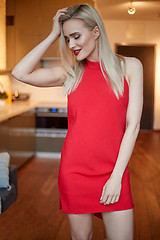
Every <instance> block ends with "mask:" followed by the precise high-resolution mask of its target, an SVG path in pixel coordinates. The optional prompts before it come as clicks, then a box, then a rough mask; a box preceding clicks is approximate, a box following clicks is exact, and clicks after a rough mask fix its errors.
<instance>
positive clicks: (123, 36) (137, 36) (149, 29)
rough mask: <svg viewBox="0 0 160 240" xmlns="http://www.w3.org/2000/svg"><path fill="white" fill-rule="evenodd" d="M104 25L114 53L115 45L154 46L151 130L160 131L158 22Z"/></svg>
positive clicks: (159, 22)
mask: <svg viewBox="0 0 160 240" xmlns="http://www.w3.org/2000/svg"><path fill="white" fill-rule="evenodd" d="M104 24H105V28H106V31H107V35H108V39H109V42H110V44H111V47H112V49H113V51H114V52H115V44H117V43H119V44H120V43H123V44H155V45H156V66H155V68H156V69H155V89H154V124H153V128H154V129H155V130H158V129H160V21H125V20H124V21H123V20H118V21H117V20H105V21H104Z"/></svg>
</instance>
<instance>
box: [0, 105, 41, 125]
mask: <svg viewBox="0 0 160 240" xmlns="http://www.w3.org/2000/svg"><path fill="white" fill-rule="evenodd" d="M36 106H37V103H33V102H30V101H25V102H22V101H21V102H20V101H19V102H18V101H17V102H15V103H12V104H11V105H5V106H0V123H1V122H3V121H6V120H8V119H10V118H12V117H15V116H17V115H20V114H22V113H24V112H27V111H29V110H31V109H33V108H35V107H36Z"/></svg>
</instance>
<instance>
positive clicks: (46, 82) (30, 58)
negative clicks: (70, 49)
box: [11, 8, 67, 87]
mask: <svg viewBox="0 0 160 240" xmlns="http://www.w3.org/2000/svg"><path fill="white" fill-rule="evenodd" d="M66 9H67V8H63V9H61V10H58V12H57V13H56V15H55V16H54V18H53V22H54V24H53V29H52V32H51V33H50V34H49V36H48V37H47V38H46V39H44V40H43V41H42V42H41V43H40V44H38V45H37V46H36V47H35V48H33V49H32V50H31V51H30V52H29V53H28V54H27V55H26V56H25V57H24V58H23V59H22V60H21V61H20V62H19V63H18V64H17V65H16V66H15V67H14V69H13V70H12V73H11V74H12V76H13V77H15V78H16V79H18V80H20V81H22V82H24V83H27V84H30V85H34V86H39V87H54V86H62V85H63V81H64V79H65V77H66V75H67V72H66V70H65V69H64V67H63V66H62V65H59V66H55V67H52V68H38V69H34V68H35V66H36V65H37V63H38V62H39V61H40V59H41V57H42V56H43V54H44V53H45V52H46V51H47V49H48V48H49V47H50V46H51V45H52V43H53V42H54V41H55V40H56V39H57V38H58V37H59V35H60V24H59V18H60V17H61V16H62V15H64V14H65V13H66Z"/></svg>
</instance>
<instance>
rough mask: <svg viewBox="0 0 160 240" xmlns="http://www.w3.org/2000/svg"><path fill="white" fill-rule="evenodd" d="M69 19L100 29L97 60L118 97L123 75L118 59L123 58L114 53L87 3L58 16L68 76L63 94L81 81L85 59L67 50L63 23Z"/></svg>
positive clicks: (121, 89)
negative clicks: (77, 57)
mask: <svg viewBox="0 0 160 240" xmlns="http://www.w3.org/2000/svg"><path fill="white" fill-rule="evenodd" d="M69 19H82V20H83V21H84V23H85V25H86V27H87V28H88V29H89V30H90V31H92V30H93V29H94V28H95V27H96V26H98V28H99V30H100V36H99V38H98V47H99V62H100V68H101V71H102V73H103V75H104V77H105V79H106V80H107V76H108V79H109V81H110V84H111V87H112V89H113V91H114V93H115V95H116V97H117V98H118V99H119V94H120V95H123V90H124V75H123V70H122V67H121V62H120V60H123V61H124V63H125V60H124V58H123V57H122V56H118V55H115V54H114V53H113V51H112V49H111V47H110V44H109V41H108V38H107V35H106V31H105V27H104V24H103V22H102V19H101V17H100V16H99V14H98V12H97V11H96V10H95V8H94V7H92V6H91V5H89V4H78V5H75V6H71V7H68V8H67V13H66V14H65V15H64V16H62V17H61V18H60V24H61V36H60V52H61V59H62V62H63V65H64V67H65V68H66V70H67V72H68V76H67V77H66V79H65V82H64V88H65V94H70V92H71V91H74V90H75V89H76V87H77V86H78V84H79V82H80V81H81V78H82V75H83V71H84V66H85V64H86V62H85V59H84V60H82V61H76V59H75V57H74V56H73V53H72V54H71V51H69V48H68V47H67V45H66V40H65V38H64V34H63V23H64V22H65V21H67V20H69Z"/></svg>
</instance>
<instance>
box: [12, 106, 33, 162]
mask: <svg viewBox="0 0 160 240" xmlns="http://www.w3.org/2000/svg"><path fill="white" fill-rule="evenodd" d="M9 153H10V156H11V164H15V165H17V166H18V167H20V166H22V165H23V164H24V163H25V162H26V161H28V160H29V159H30V158H31V157H33V156H34V154H35V111H34V110H31V111H28V112H25V113H23V114H20V115H18V116H16V117H14V118H11V119H10V120H9Z"/></svg>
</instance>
